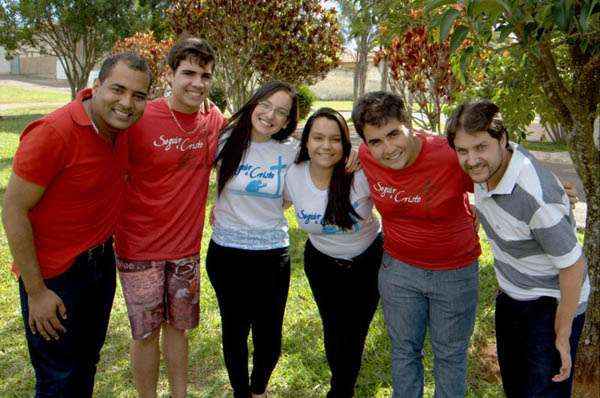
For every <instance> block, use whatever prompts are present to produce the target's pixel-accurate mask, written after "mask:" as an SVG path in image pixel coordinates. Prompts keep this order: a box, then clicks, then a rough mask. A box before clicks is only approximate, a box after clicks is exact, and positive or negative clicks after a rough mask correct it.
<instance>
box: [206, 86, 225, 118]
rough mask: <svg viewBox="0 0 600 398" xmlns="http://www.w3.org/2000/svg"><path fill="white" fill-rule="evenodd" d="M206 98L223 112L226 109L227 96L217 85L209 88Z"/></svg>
mask: <svg viewBox="0 0 600 398" xmlns="http://www.w3.org/2000/svg"><path fill="white" fill-rule="evenodd" d="M208 98H210V100H211V101H212V102H214V104H215V105H216V106H217V107H218V108H219V109H220V110H221V112H225V110H226V109H227V98H226V94H225V90H224V89H223V88H222V87H221V86H218V85H214V86H212V87H211V88H210V93H209V94H208Z"/></svg>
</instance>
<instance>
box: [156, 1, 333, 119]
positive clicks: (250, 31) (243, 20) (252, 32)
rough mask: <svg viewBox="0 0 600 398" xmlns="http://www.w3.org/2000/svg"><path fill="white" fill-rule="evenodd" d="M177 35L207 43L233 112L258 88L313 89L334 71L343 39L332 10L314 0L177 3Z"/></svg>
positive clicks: (172, 10) (173, 22)
mask: <svg viewBox="0 0 600 398" xmlns="http://www.w3.org/2000/svg"><path fill="white" fill-rule="evenodd" d="M168 14H169V15H170V18H171V26H172V29H173V31H174V32H175V33H176V34H177V35H181V34H191V35H194V36H198V37H202V38H205V39H207V40H208V41H209V42H210V43H211V44H212V45H213V46H214V47H215V50H216V52H217V68H216V76H217V84H219V85H220V86H222V87H223V88H224V89H225V91H226V94H227V98H228V100H229V103H230V104H231V107H232V109H231V110H236V109H238V108H239V107H240V106H241V105H242V104H243V103H244V102H245V101H246V100H247V99H248V98H249V96H250V94H251V93H252V92H253V91H254V89H255V88H256V87H257V85H258V84H260V83H262V82H264V81H267V80H270V79H280V80H284V81H287V82H289V83H291V84H296V85H298V84H312V83H314V82H316V81H317V80H318V79H321V78H323V77H325V75H326V74H327V72H329V71H330V70H331V69H333V68H335V67H336V66H337V65H338V64H339V61H340V55H341V52H342V43H343V41H342V36H341V32H340V26H339V23H338V20H337V14H336V12H335V10H327V9H325V8H324V7H323V6H322V5H321V2H320V1H319V0H301V1H284V0H269V1H266V0H246V1H235V0H179V1H174V2H173V4H172V6H171V8H170V9H169V11H168Z"/></svg>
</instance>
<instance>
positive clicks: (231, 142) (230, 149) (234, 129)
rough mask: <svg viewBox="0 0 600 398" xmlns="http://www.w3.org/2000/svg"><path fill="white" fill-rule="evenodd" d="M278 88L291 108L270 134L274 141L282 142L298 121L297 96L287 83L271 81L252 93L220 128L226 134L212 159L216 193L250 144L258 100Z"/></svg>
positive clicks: (237, 165)
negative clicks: (220, 147) (216, 171)
mask: <svg viewBox="0 0 600 398" xmlns="http://www.w3.org/2000/svg"><path fill="white" fill-rule="evenodd" d="M278 91H284V92H286V93H288V94H289V95H290V97H292V107H291V109H290V114H289V116H288V121H287V124H286V126H285V127H284V128H282V129H281V130H280V131H278V132H277V133H275V134H273V135H272V136H271V138H272V139H274V140H276V141H285V140H286V139H287V138H288V137H289V136H290V135H291V134H292V133H293V132H294V131H295V130H296V125H297V124H298V97H297V95H296V90H295V89H294V87H292V86H291V85H289V84H287V83H284V82H280V81H272V82H269V83H266V84H264V85H262V86H261V87H260V88H259V89H258V90H256V92H255V93H254V95H252V97H251V98H250V99H249V100H248V102H246V103H245V104H244V106H242V107H241V108H240V110H238V111H237V112H236V113H235V114H234V115H233V116H231V118H230V119H229V121H228V122H227V124H226V125H225V126H224V127H223V131H226V132H229V133H230V135H229V137H228V138H227V141H226V142H225V144H224V145H223V149H221V151H220V152H219V155H218V156H217V158H216V160H215V164H216V165H217V169H218V176H217V192H218V193H219V194H221V192H222V191H223V188H225V185H226V184H227V182H228V181H229V180H230V179H231V178H232V177H233V176H234V175H235V173H236V172H237V169H238V167H239V166H240V163H241V162H242V158H243V156H244V153H246V149H248V147H249V146H250V138H251V135H252V112H254V108H256V105H258V103H259V102H261V101H263V100H265V99H267V98H268V97H270V96H271V95H273V94H275V93H276V92H278Z"/></svg>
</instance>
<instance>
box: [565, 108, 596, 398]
mask: <svg viewBox="0 0 600 398" xmlns="http://www.w3.org/2000/svg"><path fill="white" fill-rule="evenodd" d="M573 118H574V119H575V123H574V128H573V131H574V134H573V136H572V139H571V140H570V142H569V152H570V154H571V158H572V159H573V163H574V164H575V168H576V170H577V174H579V176H580V177H581V180H582V182H583V187H584V189H585V195H586V200H587V218H586V228H585V242H584V246H583V249H584V253H585V256H586V258H587V265H588V273H589V277H590V283H591V286H592V293H591V294H590V298H589V301H588V308H587V312H586V321H585V326H584V329H583V333H582V334H581V340H580V342H579V349H578V351H577V361H576V364H575V365H576V366H575V380H576V391H580V392H581V393H583V394H582V395H581V396H583V397H594V398H595V397H598V396H600V292H599V291H598V289H599V282H600V154H599V153H598V150H597V149H596V148H595V146H594V143H593V129H594V127H593V122H594V120H593V112H592V113H591V114H590V113H589V112H588V110H587V109H585V110H582V114H581V115H574V117H573Z"/></svg>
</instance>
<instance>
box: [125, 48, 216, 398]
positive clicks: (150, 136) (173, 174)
mask: <svg viewBox="0 0 600 398" xmlns="http://www.w3.org/2000/svg"><path fill="white" fill-rule="evenodd" d="M167 64H168V65H169V71H168V75H167V78H168V80H169V83H170V85H171V96H169V97H166V98H159V99H157V100H154V101H152V102H150V103H148V107H147V109H146V112H145V113H144V117H143V118H142V119H141V120H140V122H139V123H137V124H136V125H135V126H134V127H132V128H131V129H130V130H129V131H128V137H129V140H128V143H129V180H128V183H127V189H126V195H125V205H124V209H123V213H122V215H121V217H120V220H119V222H118V226H117V230H116V234H115V246H116V250H117V256H118V259H117V268H118V270H119V277H120V280H121V286H122V288H123V295H124V296H125V302H126V304H127V312H128V314H129V320H130V323H131V334H132V337H133V342H132V346H131V362H132V368H133V375H134V381H135V385H136V388H137V391H138V394H139V396H140V397H154V396H156V385H157V382H158V370H159V361H160V349H159V340H160V334H161V329H162V340H163V347H164V357H165V359H166V362H167V371H168V375H169V384H170V389H171V396H172V397H174V398H179V397H185V396H186V389H187V369H188V343H187V335H186V331H187V330H189V329H192V328H194V327H196V326H198V319H199V296H200V288H199V284H200V274H199V270H198V265H199V262H200V258H199V257H200V256H199V255H200V241H201V238H202V229H203V226H204V211H205V207H206V196H207V193H208V181H209V177H210V171H211V166H212V163H213V159H214V157H215V152H216V147H217V138H218V133H219V131H220V130H221V127H222V126H223V124H224V122H225V119H224V117H223V115H221V113H220V112H219V110H218V109H217V107H216V106H214V105H211V106H209V107H208V108H206V107H204V106H203V105H204V100H205V98H206V97H207V96H208V93H209V90H210V86H211V83H212V78H213V71H214V64H215V55H214V52H213V49H212V48H211V46H210V45H209V44H208V43H207V42H206V41H204V40H200V39H196V38H188V39H185V40H182V41H180V42H178V43H177V44H175V45H174V46H173V48H172V49H171V50H170V51H169V54H168V56H167Z"/></svg>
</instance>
